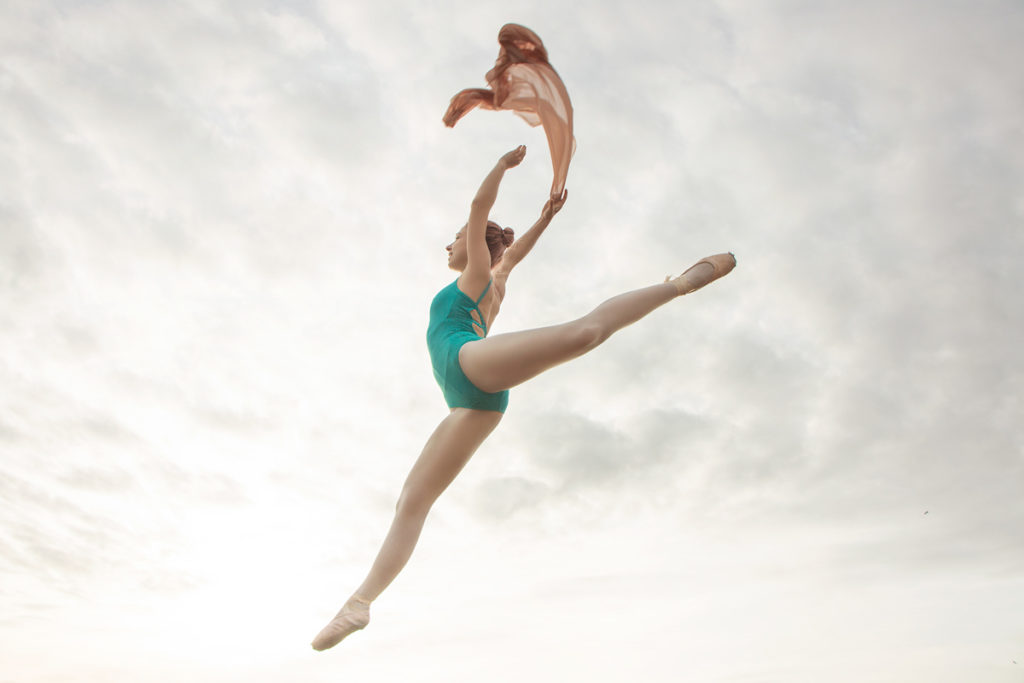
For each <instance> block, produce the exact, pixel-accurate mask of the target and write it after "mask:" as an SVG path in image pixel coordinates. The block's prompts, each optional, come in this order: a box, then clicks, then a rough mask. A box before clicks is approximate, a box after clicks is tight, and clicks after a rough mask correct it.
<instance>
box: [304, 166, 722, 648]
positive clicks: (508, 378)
mask: <svg viewBox="0 0 1024 683" xmlns="http://www.w3.org/2000/svg"><path fill="white" fill-rule="evenodd" d="M525 154H526V148H525V147H524V146H519V147H517V148H516V149H514V150H512V151H511V152H508V153H506V154H504V155H503V156H502V157H501V158H500V159H499V160H498V163H497V164H496V165H495V167H494V168H493V169H492V170H491V172H490V173H489V174H488V175H487V177H486V178H484V181H483V183H482V184H481V185H480V189H479V190H478V191H477V194H476V197H475V198H474V199H473V202H472V205H471V207H470V212H469V220H468V221H467V222H466V225H465V226H463V228H462V229H461V230H459V231H458V232H457V233H456V235H455V240H454V241H453V242H452V243H451V244H449V245H448V246H447V247H446V249H447V252H448V266H449V267H450V268H451V269H452V270H455V271H458V272H459V276H458V277H457V278H456V279H455V281H454V282H452V283H451V284H450V285H448V286H447V287H445V288H444V289H442V290H441V291H440V292H438V294H437V296H435V297H434V300H433V302H432V303H431V305H430V323H429V327H428V331H427V348H428V350H429V352H430V360H431V365H433V368H434V377H435V378H436V379H437V382H438V384H439V385H440V387H441V391H442V393H443V394H444V398H445V401H446V402H447V404H448V408H449V413H448V415H447V416H446V417H445V418H444V419H443V420H442V421H441V423H440V424H439V425H438V426H437V428H436V429H435V430H434V433H433V434H432V435H431V436H430V438H429V439H428V440H427V443H426V445H425V446H424V447H423V451H422V452H421V453H420V456H419V458H418V459H417V460H416V463H415V464H414V465H413V467H412V470H411V471H410V472H409V475H408V477H407V479H406V481H405V484H404V486H403V487H402V492H401V495H400V496H399V498H398V503H397V505H396V507H395V517H394V520H393V521H392V523H391V528H390V530H389V531H388V534H387V536H386V538H385V539H384V543H383V545H382V546H381V549H380V552H379V553H378V554H377V558H376V560H374V563H373V566H372V567H371V568H370V572H369V574H368V575H367V576H366V579H365V580H364V581H363V583H362V585H360V586H359V588H357V589H356V591H355V592H354V593H353V594H352V596H351V597H350V598H349V599H348V600H347V601H346V602H345V604H344V605H343V606H342V608H341V610H340V611H339V612H338V613H337V615H336V616H335V617H334V618H333V619H332V620H331V621H330V623H328V624H327V626H325V627H324V628H323V630H321V631H320V633H319V634H318V635H317V636H316V637H315V638H314V639H313V642H312V646H313V648H314V649H316V650H325V649H327V648H330V647H333V646H335V645H337V644H338V643H339V642H341V641H342V639H344V638H345V637H347V636H348V635H350V634H352V633H354V632H355V631H358V630H360V629H362V628H364V627H366V625H367V624H369V623H370V603H372V602H373V601H374V600H375V599H376V598H377V596H379V595H380V594H381V592H382V591H383V590H384V589H385V588H387V587H388V585H390V584H391V582H392V581H393V580H394V579H395V577H396V576H397V575H398V573H399V572H400V571H401V570H402V568H403V567H405V564H406V562H408V560H409V557H410V556H411V555H412V551H413V548H414V547H415V545H416V541H417V540H418V539H419V535H420V531H421V530H422V528H423V523H424V521H425V520H426V517H427V513H428V512H429V511H430V508H431V506H432V505H433V504H434V501H435V500H437V498H438V496H440V495H441V493H442V492H443V491H444V490H445V489H446V488H447V487H448V485H449V484H450V483H451V482H452V481H453V480H454V479H455V477H456V475H457V474H458V473H459V472H460V471H461V470H462V468H463V467H464V466H465V464H466V463H467V462H468V461H469V459H470V457H471V456H472V455H473V453H474V452H476V450H477V448H479V447H480V445H481V444H482V443H483V442H484V440H485V439H486V438H487V436H488V435H489V434H490V433H491V432H492V431H493V430H494V428H495V427H497V426H498V423H499V422H500V421H501V418H502V416H503V414H504V412H505V408H506V406H507V405H508V393H509V389H511V388H512V387H514V386H516V385H518V384H522V383H523V382H525V381H527V380H529V379H531V378H533V377H536V376H537V375H539V374H540V373H542V372H544V371H545V370H548V369H550V368H553V367H555V366H556V365H559V364H561V363H564V362H566V361H568V360H571V359H573V358H577V357H578V356H581V355H583V354H585V353H587V352H588V351H590V350H592V349H594V348H595V347H597V346H598V345H600V344H601V343H602V342H603V341H605V340H606V339H608V337H609V336H611V335H612V334H613V333H614V332H616V331H617V330H620V329H622V328H623V327H625V326H627V325H630V324H632V323H634V322H636V321H637V320H639V319H641V318H643V317H644V316H646V315H647V314H648V313H650V312H651V311H653V310H654V309H656V308H658V307H659V306H662V305H663V304H666V303H668V302H669V301H671V300H672V299H675V298H676V297H678V296H680V295H683V294H688V293H690V292H692V291H694V290H697V289H700V288H701V287H703V286H704V285H706V284H708V283H710V282H712V281H713V280H716V279H718V278H720V277H722V276H724V275H726V274H728V273H729V272H730V271H731V270H732V269H733V268H734V267H735V265H736V259H735V258H734V257H733V255H732V254H717V255H715V256H709V257H708V258H705V259H701V260H700V261H698V262H697V263H696V264H694V265H693V266H691V267H690V268H688V269H687V270H686V271H685V272H683V274H682V275H680V276H679V277H677V278H674V279H669V278H666V279H665V282H663V283H661V284H656V285H652V286H649V287H644V288H642V289H637V290H633V291H631V292H627V293H625V294H620V295H618V296H616V297H613V298H611V299H609V300H607V301H605V302H604V303H602V304H601V305H599V306H598V307H597V308H595V309H594V310H592V311H591V312H590V313H588V314H587V315H585V316H583V317H582V318H578V319H576V320H573V321H571V322H567V323H564V324H561V325H554V326H551V327H542V328H537V329H532V330H524V331H520V332H511V333H506V334H496V335H493V336H488V335H487V333H488V331H489V330H490V329H491V326H492V324H493V323H494V319H495V317H496V316H497V315H498V310H499V308H500V307H501V303H502V301H503V300H504V298H505V293H506V286H507V283H508V276H509V274H510V273H511V272H512V269H513V268H515V266H516V265H518V264H519V263H520V262H521V261H522V260H523V258H525V257H526V255H527V254H529V253H530V250H531V249H532V248H533V246H534V245H535V244H536V242H537V239H538V238H539V237H540V236H541V235H542V234H543V233H544V230H545V229H546V228H547V227H548V225H549V223H550V222H551V219H552V218H553V217H554V216H555V214H557V213H558V212H559V211H560V210H561V208H562V206H563V204H564V203H565V200H566V198H567V197H568V192H567V191H563V192H562V193H561V195H560V196H559V197H556V198H551V199H549V200H548V201H547V202H546V203H545V204H544V208H543V210H542V211H541V215H540V218H539V219H538V220H537V222H536V223H535V224H534V225H533V227H531V228H530V229H529V230H528V231H527V232H526V233H525V234H524V235H523V236H522V237H521V238H519V239H518V240H516V241H513V239H512V238H513V235H512V231H511V230H509V229H508V228H505V229H502V228H501V227H499V226H498V225H497V224H496V223H494V222H492V221H490V220H489V219H488V216H489V214H490V211H491V207H492V206H493V205H494V201H495V199H496V197H497V193H498V186H499V185H500V183H501V180H502V178H503V177H504V174H505V172H506V171H507V170H508V169H511V168H514V167H515V166H518V165H519V163H520V162H521V161H522V160H523V157H524V156H525Z"/></svg>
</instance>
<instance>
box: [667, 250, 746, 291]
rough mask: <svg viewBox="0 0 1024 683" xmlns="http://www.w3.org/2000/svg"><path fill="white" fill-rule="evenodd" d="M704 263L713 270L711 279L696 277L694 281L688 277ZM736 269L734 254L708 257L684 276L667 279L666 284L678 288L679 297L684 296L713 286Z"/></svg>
mask: <svg viewBox="0 0 1024 683" xmlns="http://www.w3.org/2000/svg"><path fill="white" fill-rule="evenodd" d="M702 263H706V264H708V265H709V266H711V268H712V269H713V272H712V274H711V277H703V276H702V277H694V278H693V279H692V280H691V279H690V278H688V277H687V276H686V274H687V273H689V272H690V271H691V270H693V269H694V268H696V267H697V266H699V265H700V264H702ZM735 267H736V257H735V256H733V255H732V252H731V251H730V252H729V253H726V254H715V255H714V256H708V257H707V258H702V259H701V260H700V261H697V262H696V263H694V264H693V265H692V266H690V267H689V268H687V269H686V270H685V271H683V274H682V275H680V276H679V277H676V278H669V277H666V278H665V282H671V283H672V284H673V285H675V287H676V291H677V292H678V293H679V296H682V295H683V294H689V293H690V292H695V291H697V290H698V289H700V288H701V287H703V286H705V285H708V284H711V283H712V282H714V281H715V280H717V279H718V278H720V277H725V276H726V275H728V274H729V273H730V272H731V271H732V269H733V268H735Z"/></svg>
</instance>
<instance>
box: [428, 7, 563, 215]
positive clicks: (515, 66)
mask: <svg viewBox="0 0 1024 683" xmlns="http://www.w3.org/2000/svg"><path fill="white" fill-rule="evenodd" d="M498 44H499V45H501V49H499V50H498V59H497V60H496V61H495V62H494V68H493V69H491V70H490V71H488V72H487V76H486V77H485V78H486V79H487V83H488V85H490V86H491V87H490V89H488V88H467V89H465V90H463V91H461V92H459V93H458V94H456V95H455V97H453V98H452V101H451V103H450V104H449V105H448V111H446V112H445V114H444V124H445V125H446V126H448V127H449V128H450V127H453V126H454V125H455V123H456V122H457V121H458V120H459V119H461V118H462V117H463V116H465V115H466V114H468V113H469V112H470V111H471V110H472V109H473V108H475V107H480V108H482V109H493V110H499V109H507V110H511V111H514V112H515V113H516V114H518V115H519V116H521V117H522V118H523V119H524V120H525V121H526V122H527V123H529V124H530V125H531V126H537V125H540V126H543V127H544V133H545V135H547V138H548V149H549V150H550V152H551V167H552V169H553V170H554V178H553V180H552V181H551V196H552V197H559V196H561V194H562V189H563V188H564V187H565V177H566V176H567V175H568V173H569V160H570V159H572V155H573V152H574V151H576V141H575V140H574V139H573V136H572V104H571V103H570V102H569V93H568V92H567V91H566V89H565V84H564V83H562V79H561V78H559V76H558V74H557V73H556V72H555V70H554V69H553V68H552V67H551V64H549V63H548V53H547V50H545V49H544V44H543V43H542V42H541V40H540V37H539V36H538V35H537V34H536V33H534V32H533V31H531V30H530V29H528V28H526V27H525V26H520V25H518V24H505V25H504V26H502V27H501V31H499V32H498Z"/></svg>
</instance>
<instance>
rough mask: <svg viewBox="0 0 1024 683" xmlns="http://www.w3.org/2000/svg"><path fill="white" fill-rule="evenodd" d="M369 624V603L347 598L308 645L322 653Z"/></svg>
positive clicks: (360, 599)
mask: <svg viewBox="0 0 1024 683" xmlns="http://www.w3.org/2000/svg"><path fill="white" fill-rule="evenodd" d="M369 623H370V603H369V602H368V601H367V600H363V599H362V598H355V597H353V598H349V599H348V602H346V603H345V605H344V607H342V608H341V609H340V610H338V613H337V614H336V615H334V618H333V619H331V621H330V623H329V624H327V626H324V628H323V630H321V631H320V633H318V634H317V635H316V638H314V639H313V642H312V643H310V645H312V646H313V649H314V650H318V651H323V650H327V649H329V648H332V647H334V646H335V645H337V644H338V643H340V642H341V641H343V640H344V639H345V638H347V637H348V636H350V635H352V634H353V633H355V632H356V631H359V630H362V629H364V628H366V626H367V624H369Z"/></svg>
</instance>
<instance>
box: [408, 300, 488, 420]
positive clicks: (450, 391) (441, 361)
mask: <svg viewBox="0 0 1024 683" xmlns="http://www.w3.org/2000/svg"><path fill="white" fill-rule="evenodd" d="M458 282H459V281H458V280H455V282H453V283H451V284H450V285H448V286H447V287H445V288H444V289H442V290H441V291H440V292H438V293H437V296H435V297H434V300H433V301H432V302H431V303H430V325H429V326H428V327H427V349H428V350H429V351H430V364H431V365H432V366H433V367H434V379H436V380H437V383H438V385H440V387H441V393H442V394H444V400H445V402H446V403H447V404H448V407H449V408H474V409H476V410H496V411H498V412H499V413H504V412H505V408H506V407H508V390H505V391H499V392H497V393H493V394H490V393H487V392H486V391H481V390H480V389H478V388H477V387H476V385H474V384H473V383H472V382H470V381H469V378H468V377H466V374H465V373H464V372H462V366H461V365H459V349H461V348H462V345H463V344H465V343H466V342H471V341H476V340H478V339H481V338H482V337H486V336H487V325H486V323H484V322H480V323H477V324H478V326H479V327H480V329H482V330H483V331H484V333H483V335H482V336H481V335H479V334H477V333H476V332H475V331H474V330H473V324H474V323H475V322H476V321H475V320H473V317H472V316H471V315H470V313H471V312H472V311H476V313H477V315H478V316H480V320H481V321H483V319H484V316H483V314H482V313H481V312H480V308H479V306H480V302H481V301H482V300H483V298H484V297H485V296H487V292H488V291H489V290H490V288H491V283H490V282H488V283H487V286H486V287H484V292H483V294H481V295H480V298H479V299H477V300H476V301H473V300H472V299H471V298H469V295H467V294H466V293H465V292H463V291H462V290H461V289H459V286H458Z"/></svg>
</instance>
